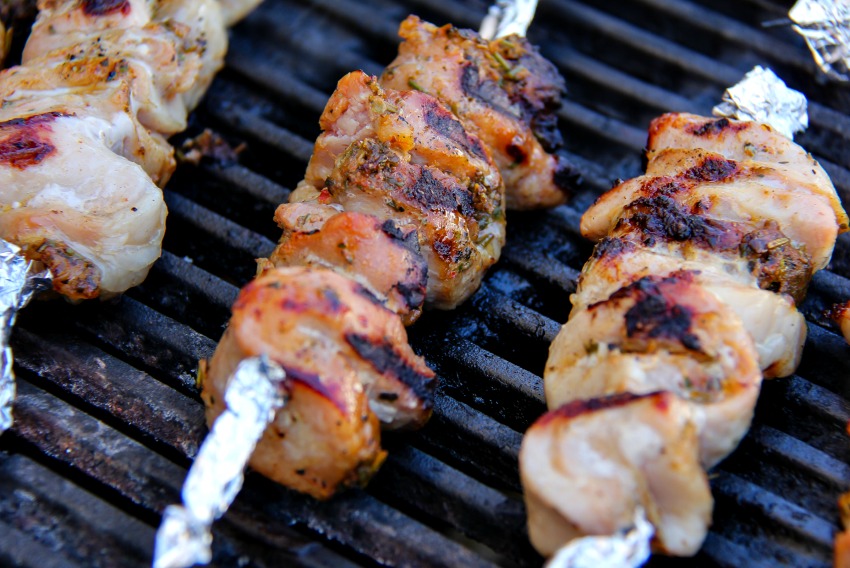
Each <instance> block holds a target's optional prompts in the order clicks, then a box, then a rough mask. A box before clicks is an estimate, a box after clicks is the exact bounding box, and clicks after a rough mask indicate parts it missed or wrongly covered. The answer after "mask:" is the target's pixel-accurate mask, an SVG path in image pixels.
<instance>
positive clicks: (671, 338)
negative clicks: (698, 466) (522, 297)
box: [544, 272, 762, 467]
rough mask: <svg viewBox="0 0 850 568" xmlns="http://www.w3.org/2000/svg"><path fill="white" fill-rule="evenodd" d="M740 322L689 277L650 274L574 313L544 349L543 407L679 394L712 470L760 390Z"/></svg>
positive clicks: (739, 432) (742, 427)
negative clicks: (613, 396) (546, 352)
mask: <svg viewBox="0 0 850 568" xmlns="http://www.w3.org/2000/svg"><path fill="white" fill-rule="evenodd" d="M761 378H762V376H761V373H760V370H759V366H758V360H757V352H756V351H755V347H754V345H753V341H752V339H751V337H750V335H749V334H748V333H747V331H746V330H745V329H744V326H743V325H742V323H741V320H740V319H739V318H738V317H737V316H736V315H735V314H734V313H733V312H732V311H731V310H730V309H729V308H728V307H726V306H725V305H724V304H723V303H722V302H720V301H719V300H718V299H717V298H716V297H715V296H713V295H712V294H710V293H708V292H707V291H706V290H704V289H703V287H702V286H701V285H700V284H699V283H698V282H696V281H695V280H694V277H693V274H692V273H690V272H676V273H673V274H671V275H670V276H667V277H665V278H660V277H655V276H647V277H644V278H641V279H640V280H637V281H636V282H634V283H633V284H630V285H628V286H626V287H624V288H622V289H620V290H618V291H617V292H615V293H614V294H612V295H611V296H610V297H609V298H608V299H606V300H604V301H601V302H598V303H595V304H591V305H590V306H588V307H587V309H585V310H582V311H580V312H578V313H576V314H574V315H573V316H572V317H571V318H570V320H569V321H568V322H567V323H566V324H565V325H564V327H563V329H562V330H561V332H560V333H559V334H558V336H557V337H556V339H555V341H554V342H553V343H552V346H551V348H550V350H549V360H548V361H547V362H546V371H545V375H544V385H545V389H546V402H547V404H548V406H549V408H557V407H558V406H560V405H562V404H565V403H567V402H572V401H574V400H582V399H591V398H597V397H600V396H604V395H609V394H616V393H623V392H629V393H634V394H644V393H647V392H655V391H669V392H672V393H676V394H677V395H679V396H680V397H681V398H682V399H683V400H686V401H688V402H689V403H690V404H692V405H693V406H694V410H693V413H694V416H696V417H698V419H699V421H698V424H699V429H698V432H699V439H700V444H699V446H700V458H701V460H702V462H703V464H704V465H705V467H711V466H713V465H714V464H715V463H717V462H718V461H720V460H721V459H722V458H724V457H725V456H726V455H727V454H728V453H729V452H731V451H732V450H733V449H734V448H735V447H736V446H737V445H738V442H739V441H740V440H741V438H743V436H744V434H745V433H746V431H747V429H748V428H749V425H750V421H751V420H752V415H753V409H754V408H755V402H756V398H757V397H758V393H759V386H760V385H761Z"/></svg>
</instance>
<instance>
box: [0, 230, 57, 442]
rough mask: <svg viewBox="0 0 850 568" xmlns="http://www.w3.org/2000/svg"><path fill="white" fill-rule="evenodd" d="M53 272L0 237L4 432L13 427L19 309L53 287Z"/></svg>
mask: <svg viewBox="0 0 850 568" xmlns="http://www.w3.org/2000/svg"><path fill="white" fill-rule="evenodd" d="M50 283H51V277H50V271H48V270H41V269H40V268H39V266H38V265H36V264H34V263H33V262H31V261H29V260H27V259H26V258H24V257H23V256H22V255H21V249H20V248H18V247H17V246H15V245H13V244H12V243H8V242H6V241H4V240H3V239H0V434H2V433H3V432H5V431H6V430H8V429H9V428H11V427H12V403H13V402H14V400H15V390H16V389H15V374H14V371H13V369H12V349H11V348H10V347H9V339H10V338H11V336H12V328H13V327H14V325H15V318H16V317H17V315H18V310H20V309H21V308H23V307H24V306H26V305H27V303H29V301H30V298H32V297H33V296H34V295H35V294H36V293H37V292H40V291H42V290H49V289H50V287H51V285H50Z"/></svg>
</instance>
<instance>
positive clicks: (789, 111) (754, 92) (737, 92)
mask: <svg viewBox="0 0 850 568" xmlns="http://www.w3.org/2000/svg"><path fill="white" fill-rule="evenodd" d="M712 112H713V113H714V114H715V116H727V117H729V118H737V119H738V120H754V121H756V122H761V123H763V124H768V125H770V126H772V127H773V128H774V129H775V130H777V131H778V132H780V133H781V134H784V135H785V136H787V137H788V138H790V139H792V140H793V139H794V134H795V133H796V132H801V131H803V130H805V129H806V128H808V126H809V115H808V112H807V107H806V96H805V95H804V94H803V93H801V92H799V91H795V90H794V89H790V88H788V87H787V86H786V85H785V83H784V82H782V79H780V78H779V77H777V76H776V74H775V73H774V72H773V71H771V70H770V69H765V68H764V67H759V66H756V67H754V68H753V70H752V71H750V72H749V73H747V74H746V75H744V78H743V79H741V81H740V82H739V83H738V84H737V85H735V86H734V87H729V88H728V89H726V92H725V93H723V102H722V103H720V104H719V105H717V106H716V107H714V109H713V111H712Z"/></svg>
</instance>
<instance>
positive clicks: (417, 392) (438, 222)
mask: <svg viewBox="0 0 850 568" xmlns="http://www.w3.org/2000/svg"><path fill="white" fill-rule="evenodd" d="M411 22H413V24H411V25H415V24H416V23H418V20H415V21H414V20H411V19H408V21H407V23H406V24H403V26H402V29H405V28H404V26H405V25H407V24H410V23H411ZM423 26H426V27H427V26H430V24H423ZM430 28H433V26H430ZM449 28H450V27H448V26H447V27H446V28H443V32H446V30H448V29H449ZM451 29H454V28H451ZM446 33H449V32H446ZM450 33H453V34H454V33H457V34H462V35H463V36H464V37H465V38H466V39H467V40H469V41H468V42H466V43H468V45H466V46H461V49H463V48H467V49H468V48H470V47H471V48H472V49H480V48H481V47H482V43H483V42H482V41H481V40H477V39H476V38H475V36H474V34H473V33H472V32H460V31H458V30H455V31H454V32H450ZM433 41H435V42H439V41H440V40H439V38H435V39H434V40H433ZM440 45H442V44H440ZM420 48H421V49H427V50H431V49H433V48H434V46H432V45H423V46H420ZM404 49H407V50H408V51H407V55H409V56H411V57H412V58H413V59H414V60H418V59H417V58H418V55H417V54H416V52H415V50H413V51H411V50H410V49H411V48H410V46H409V45H408V47H407V48H404V47H403V48H402V50H404ZM488 49H489V48H488ZM527 57H529V58H531V59H535V58H537V59H539V55H537V54H536V52H533V50H531V48H530V47H529V54H528V55H527ZM426 59H427V58H424V59H423V60H421V61H420V63H422V64H423V69H426V70H427V71H428V72H429V73H437V72H438V69H439V68H441V67H443V65H442V63H441V61H440V60H439V59H432V60H430V61H429V62H426ZM552 69H554V68H552ZM447 72H448V73H449V74H450V73H451V70H447ZM543 79H544V81H550V82H551V78H546V77H544V78H543ZM482 81H492V79H491V78H489V77H485V78H484V79H482ZM522 81H523V83H522V84H526V82H527V83H528V90H529V92H530V93H532V94H534V93H535V88H534V87H533V83H534V81H535V79H534V77H533V76H532V74H531V73H530V72H526V74H525V76H524V78H523V79H522ZM388 83H389V81H387V80H386V75H385V77H384V78H382V80H381V81H378V79H377V78H375V77H369V76H367V75H365V74H364V73H362V72H354V73H350V74H348V75H346V76H345V77H343V78H342V79H341V80H340V81H339V84H338V85H337V89H336V91H335V92H334V94H333V95H332V96H331V98H330V100H329V102H328V104H327V106H326V108H325V110H324V112H323V114H322V117H321V119H320V126H321V127H322V134H321V135H320V136H319V138H318V140H317V141H316V145H315V148H314V152H313V155H312V157H311V159H310V162H309V164H308V167H307V171H306V174H305V178H304V180H303V181H302V182H301V183H299V184H298V187H297V188H296V189H295V190H294V191H293V193H292V195H291V198H290V202H289V203H286V204H283V205H281V206H280V207H278V209H277V211H276V214H275V219H276V221H277V222H278V224H279V225H280V226H281V228H282V229H283V230H284V234H283V237H282V238H281V241H280V244H279V245H278V247H277V248H276V249H275V251H274V252H273V254H272V255H270V257H269V258H268V259H262V260H261V261H260V263H259V275H258V277H257V278H256V279H255V280H254V281H253V282H251V283H250V284H248V285H247V286H246V287H245V288H244V289H243V290H242V292H241V293H240V295H239V298H238V299H237V301H236V303H235V305H234V308H233V318H232V319H231V322H230V325H229V327H228V329H227V331H226V332H225V335H224V336H223V337H222V340H221V342H220V343H219V345H218V348H217V349H216V352H215V354H214V355H213V357H212V358H211V359H210V360H209V361H208V362H203V363H202V365H201V369H200V374H201V378H202V383H203V392H202V398H203V399H204V402H205V404H206V405H207V421H208V423H209V424H216V422H215V421H216V420H217V419H218V417H219V416H221V415H222V414H220V413H222V412H223V411H225V405H224V404H223V403H222V400H223V399H226V397H227V396H228V395H229V394H230V393H231V390H232V389H233V388H238V387H237V386H234V383H233V381H232V374H233V371H234V369H235V368H237V366H238V365H239V363H240V361H243V360H245V358H247V357H252V356H257V355H267V356H269V358H270V359H272V360H274V361H276V362H278V363H279V364H280V365H281V366H282V367H283V369H284V370H285V371H286V374H287V380H286V388H287V390H288V392H289V402H288V403H287V405H286V406H285V407H284V408H282V409H281V410H280V411H279V412H278V413H277V414H276V415H275V417H274V418H273V419H272V420H271V423H270V425H269V427H268V428H267V429H266V432H265V433H264V434H263V437H262V439H261V440H260V441H259V443H258V445H257V449H256V450H255V451H254V452H253V455H252V456H251V457H250V461H247V456H246V462H242V463H241V464H240V465H251V466H252V467H253V468H254V469H256V470H258V471H259V472H260V473H263V474H264V475H266V476H267V477H270V478H271V479H273V480H275V481H278V482H280V483H282V484H284V485H286V486H288V487H291V488H294V489H297V490H299V491H302V492H305V493H308V494H310V495H312V496H314V497H317V498H320V499H324V498H328V497H330V496H331V495H332V494H333V493H334V492H335V491H336V490H337V489H339V488H341V487H345V486H349V485H362V484H364V483H365V482H366V481H367V480H368V479H369V478H370V477H371V476H372V474H373V473H374V472H375V471H376V470H377V468H378V467H379V466H380V464H381V463H382V461H383V460H384V457H385V455H386V454H385V452H384V451H383V450H382V449H381V447H380V443H379V436H380V429H379V424H380V426H381V427H383V428H386V429H405V428H414V427H419V426H421V425H422V424H424V422H425V421H426V420H427V419H428V417H429V416H430V413H431V406H432V401H433V396H434V388H435V386H436V385H435V380H434V374H433V371H431V370H430V369H429V368H428V367H427V365H426V364H425V362H424V360H423V359H422V358H420V357H418V356H417V355H415V353H413V351H412V349H411V348H410V346H409V345H408V342H407V334H406V332H405V330H404V325H403V324H410V323H412V322H413V321H414V320H415V319H416V318H417V317H418V316H419V314H420V312H421V310H422V307H423V305H426V304H427V305H430V306H433V307H436V308H442V309H450V308H453V307H455V306H456V305H457V304H459V303H460V302H462V301H463V300H465V299H466V298H467V297H468V296H469V295H470V294H472V293H473V292H474V291H475V289H476V288H477V287H478V285H479V283H480V281H481V278H482V277H483V274H484V272H485V271H486V269H487V268H488V267H489V266H490V265H492V264H493V263H494V262H496V260H497V259H498V256H499V253H500V250H501V247H502V245H503V243H504V237H505V220H504V209H505V197H504V192H505V188H504V185H503V182H502V176H501V175H500V172H499V169H498V168H497V167H496V164H495V163H494V160H493V159H492V158H491V153H492V151H493V150H492V148H490V147H489V146H488V145H487V144H486V143H485V142H483V141H482V139H481V138H479V137H478V136H476V135H475V134H473V133H472V132H471V131H468V130H467V128H466V126H467V125H468V124H469V121H464V120H463V119H461V120H459V119H458V117H457V116H455V114H453V113H452V111H451V110H450V107H449V105H447V104H445V103H446V101H445V100H441V97H435V96H432V95H430V94H428V93H426V92H424V91H425V89H422V88H415V87H413V88H412V87H411V86H410V85H408V84H407V82H405V83H404V84H403V85H402V88H399V89H395V88H392V85H389V84H388ZM555 84H558V81H555ZM546 96H548V97H549V98H550V99H551V98H556V97H554V96H553V95H552V94H548V95H546ZM481 110H482V111H486V112H489V114H490V115H491V116H493V115H495V113H496V112H497V110H496V109H495V108H493V107H492V105H490V104H489V103H487V104H485V105H482V107H481ZM539 110H540V112H533V113H529V114H528V115H526V116H525V117H524V120H525V121H526V122H525V123H524V122H523V121H522V120H517V117H513V118H512V121H513V126H512V127H513V128H514V129H515V130H516V129H524V130H526V131H528V132H530V125H529V122H530V120H531V117H532V116H543V114H544V110H545V112H548V111H550V110H551V109H548V108H547V109H543V108H542V107H541V109H539ZM213 427H214V426H213ZM248 442H249V441H247V440H246V443H248ZM229 443H231V444H236V445H238V444H241V443H242V441H241V440H239V439H236V438H233V439H231V440H229ZM196 465H198V464H197V462H196V464H194V465H193V468H194V467H195V466H196ZM205 467H210V466H209V464H206V466H205ZM213 467H214V466H213ZM198 490H201V488H198ZM184 501H186V500H185V498H184ZM187 504H188V502H187ZM167 530H169V529H167V528H166V527H165V525H163V527H162V528H161V532H160V534H159V535H158V537H157V541H158V542H159V541H160V540H161V539H166V538H168V537H167V534H165V531H167Z"/></svg>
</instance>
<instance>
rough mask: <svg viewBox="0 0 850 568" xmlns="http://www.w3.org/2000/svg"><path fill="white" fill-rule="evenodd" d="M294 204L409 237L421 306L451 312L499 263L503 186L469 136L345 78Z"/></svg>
mask: <svg viewBox="0 0 850 568" xmlns="http://www.w3.org/2000/svg"><path fill="white" fill-rule="evenodd" d="M320 124H321V127H322V130H323V132H322V134H321V135H320V136H319V139H318V140H317V141H316V146H315V149H314V151H313V156H312V158H311V159H310V164H309V165H308V167H307V173H306V175H305V178H304V180H303V181H302V182H301V183H300V184H299V185H298V187H297V188H296V190H295V191H294V192H293V194H292V196H291V198H290V201H291V202H309V203H313V204H319V205H323V204H336V205H339V206H341V207H342V209H343V210H345V211H348V212H359V213H365V214H370V215H374V216H375V217H377V218H378V219H382V220H391V221H393V222H394V223H395V225H396V226H397V227H398V228H399V229H400V230H402V231H404V232H407V231H408V230H415V231H416V235H417V238H418V241H419V248H420V251H421V254H422V256H423V257H424V258H425V260H426V261H427V264H428V284H427V292H426V302H428V304H430V305H431V306H433V307H436V308H441V309H451V308H454V307H455V306H457V305H458V304H459V303H461V302H463V301H464V300H465V299H466V298H468V297H469V296H470V295H471V294H472V293H473V292H474V291H475V290H476V289H477V288H478V285H479V284H480V283H481V279H482V277H483V276H484V272H485V271H486V270H487V268H489V267H490V266H491V265H492V264H493V263H495V262H496V260H498V258H499V254H500V252H501V248H502V245H503V244H504V239H505V217H504V187H503V185H502V180H501V177H500V175H499V172H498V170H497V169H496V167H495V166H494V165H493V162H492V160H491V159H490V156H489V154H488V152H487V150H486V149H485V147H484V146H483V145H482V143H481V141H480V140H479V139H478V138H476V137H475V136H473V135H471V134H468V133H467V132H466V131H465V130H464V128H463V126H462V125H461V123H460V122H458V120H457V119H456V118H455V117H454V116H453V115H452V114H451V112H450V111H449V110H448V109H447V108H446V107H445V106H443V105H442V104H441V103H440V102H439V101H438V100H437V99H435V98H433V97H431V96H430V95H426V94H424V93H420V92H417V91H407V92H399V91H392V90H387V91H384V90H383V89H381V87H380V86H379V85H378V82H377V80H376V79H375V78H374V77H369V76H368V75H366V74H364V73H362V72H354V73H349V74H348V75H346V76H345V77H343V78H342V79H341V80H340V82H339V85H338V87H337V90H336V91H335V92H334V94H333V96H332V97H331V99H330V101H328V104H327V107H326V108H325V111H324V113H323V114H322V118H321V122H320Z"/></svg>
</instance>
